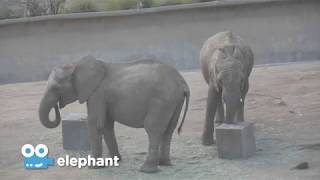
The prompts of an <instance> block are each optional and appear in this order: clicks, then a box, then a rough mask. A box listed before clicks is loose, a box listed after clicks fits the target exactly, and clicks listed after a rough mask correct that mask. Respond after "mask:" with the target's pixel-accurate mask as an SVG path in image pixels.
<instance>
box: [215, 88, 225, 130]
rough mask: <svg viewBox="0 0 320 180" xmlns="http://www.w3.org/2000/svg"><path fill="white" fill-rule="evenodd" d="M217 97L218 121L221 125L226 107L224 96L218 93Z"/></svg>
mask: <svg viewBox="0 0 320 180" xmlns="http://www.w3.org/2000/svg"><path fill="white" fill-rule="evenodd" d="M217 99H218V102H217V113H216V123H217V124H218V125H220V124H222V123H223V121H224V108H223V102H222V97H221V95H220V94H219V95H218V97H217Z"/></svg>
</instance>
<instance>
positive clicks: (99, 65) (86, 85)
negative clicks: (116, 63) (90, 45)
mask: <svg viewBox="0 0 320 180" xmlns="http://www.w3.org/2000/svg"><path fill="white" fill-rule="evenodd" d="M104 77H105V64H104V62H102V61H99V60H96V59H95V58H94V57H92V56H87V57H84V58H83V59H81V60H80V61H79V62H78V63H77V66H76V69H75V72H74V79H75V81H74V84H75V88H76V91H77V94H78V100H79V103H80V104H82V103H83V102H85V101H87V100H88V98H89V97H90V95H91V94H92V93H93V92H94V91H95V90H96V89H97V88H98V86H99V85H100V83H101V82H102V80H103V79H104Z"/></svg>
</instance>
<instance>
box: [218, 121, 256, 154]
mask: <svg viewBox="0 0 320 180" xmlns="http://www.w3.org/2000/svg"><path fill="white" fill-rule="evenodd" d="M216 142H217V148H218V156H219V158H223V159H247V158H249V157H250V156H252V155H254V154H255V152H256V144H255V136H254V124H253V123H250V122H239V123H236V124H221V125H220V126H217V127H216Z"/></svg>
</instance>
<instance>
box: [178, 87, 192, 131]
mask: <svg viewBox="0 0 320 180" xmlns="http://www.w3.org/2000/svg"><path fill="white" fill-rule="evenodd" d="M184 97H185V99H186V103H185V108H184V113H183V117H182V120H181V122H180V125H179V128H178V134H180V132H181V130H182V125H183V123H184V119H185V118H186V115H187V111H188V107H189V100H190V89H189V87H188V85H187V84H186V85H185V90H184Z"/></svg>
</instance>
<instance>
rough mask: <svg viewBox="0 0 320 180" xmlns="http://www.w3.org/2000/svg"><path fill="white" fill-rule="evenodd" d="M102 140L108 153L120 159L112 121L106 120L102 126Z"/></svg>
mask: <svg viewBox="0 0 320 180" xmlns="http://www.w3.org/2000/svg"><path fill="white" fill-rule="evenodd" d="M103 134H104V141H105V143H106V145H107V147H108V149H109V155H110V156H111V157H114V156H117V157H118V158H119V159H120V160H121V155H120V153H119V149H118V143H117V140H116V137H115V133H114V121H112V122H107V123H106V127H105V128H104V132H103Z"/></svg>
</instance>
